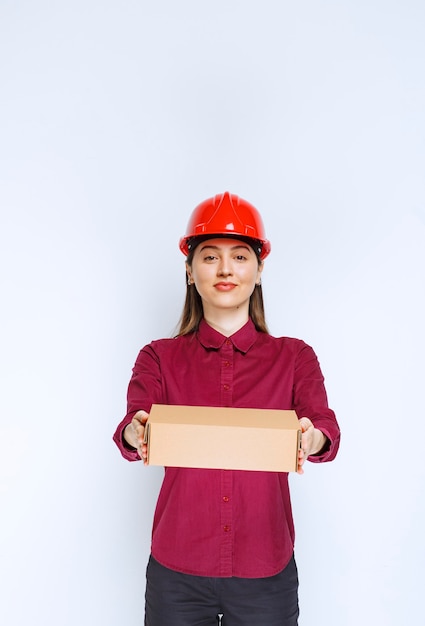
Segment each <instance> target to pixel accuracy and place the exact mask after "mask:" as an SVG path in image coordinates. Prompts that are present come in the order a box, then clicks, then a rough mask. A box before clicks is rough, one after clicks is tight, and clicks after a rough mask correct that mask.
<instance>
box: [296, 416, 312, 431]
mask: <svg viewBox="0 0 425 626" xmlns="http://www.w3.org/2000/svg"><path fill="white" fill-rule="evenodd" d="M299 422H300V426H301V431H302V432H303V433H305V431H306V430H308V429H309V428H311V426H313V422H312V421H311V420H310V419H309V418H308V417H301V418H300V420H299Z"/></svg>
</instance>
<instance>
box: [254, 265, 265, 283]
mask: <svg viewBox="0 0 425 626" xmlns="http://www.w3.org/2000/svg"><path fill="white" fill-rule="evenodd" d="M263 268H264V261H260V263H259V264H258V270H257V279H256V281H255V284H256V285H261V274H262V272H263Z"/></svg>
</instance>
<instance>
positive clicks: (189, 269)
mask: <svg viewBox="0 0 425 626" xmlns="http://www.w3.org/2000/svg"><path fill="white" fill-rule="evenodd" d="M185 267H186V274H187V278H188V280H192V268H191V267H190V265H189V263H185Z"/></svg>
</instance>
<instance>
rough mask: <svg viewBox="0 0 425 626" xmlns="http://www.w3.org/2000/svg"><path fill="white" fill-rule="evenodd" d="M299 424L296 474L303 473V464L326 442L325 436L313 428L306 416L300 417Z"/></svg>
mask: <svg viewBox="0 0 425 626" xmlns="http://www.w3.org/2000/svg"><path fill="white" fill-rule="evenodd" d="M299 422H300V426H301V431H302V435H301V449H300V450H299V451H298V470H297V472H298V474H304V470H303V465H304V463H305V462H306V460H307V458H308V457H309V456H310V455H311V454H317V453H318V452H320V450H321V449H322V448H323V446H324V445H325V443H326V437H325V435H324V434H323V433H322V431H321V430H318V429H317V428H314V426H313V423H312V421H311V420H310V419H309V418H308V417H302V418H301V419H300V420H299Z"/></svg>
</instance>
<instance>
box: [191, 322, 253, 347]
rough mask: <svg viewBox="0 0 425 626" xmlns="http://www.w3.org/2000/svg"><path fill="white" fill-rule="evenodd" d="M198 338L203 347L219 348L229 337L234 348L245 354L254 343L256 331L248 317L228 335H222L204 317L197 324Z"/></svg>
mask: <svg viewBox="0 0 425 626" xmlns="http://www.w3.org/2000/svg"><path fill="white" fill-rule="evenodd" d="M197 336H198V339H199V341H200V343H201V344H202V345H203V346H204V348H209V349H211V348H212V349H214V350H219V349H220V348H221V347H222V346H223V344H224V342H225V341H226V340H227V339H229V340H230V341H231V342H232V344H233V346H234V347H235V348H236V350H239V352H242V353H243V354H245V352H248V350H249V349H250V348H251V347H252V346H253V345H254V343H255V341H256V340H257V337H258V331H257V330H256V328H255V326H254V322H253V321H252V319H251V318H250V319H249V320H248V321H247V323H246V324H245V325H244V326H242V328H240V329H239V330H237V331H236V332H235V333H234V334H233V335H231V336H230V337H226V336H225V335H222V334H221V333H219V332H218V331H217V330H215V329H214V328H212V327H211V326H210V325H209V324H208V323H207V322H206V321H205V320H204V319H202V320H201V323H200V324H199V329H198V332H197Z"/></svg>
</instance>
